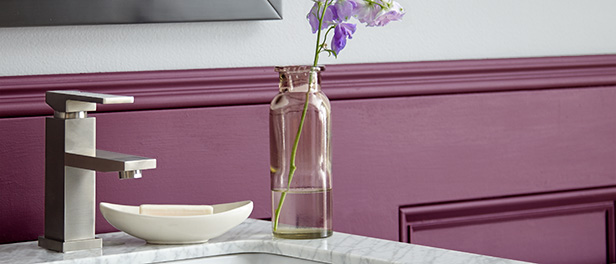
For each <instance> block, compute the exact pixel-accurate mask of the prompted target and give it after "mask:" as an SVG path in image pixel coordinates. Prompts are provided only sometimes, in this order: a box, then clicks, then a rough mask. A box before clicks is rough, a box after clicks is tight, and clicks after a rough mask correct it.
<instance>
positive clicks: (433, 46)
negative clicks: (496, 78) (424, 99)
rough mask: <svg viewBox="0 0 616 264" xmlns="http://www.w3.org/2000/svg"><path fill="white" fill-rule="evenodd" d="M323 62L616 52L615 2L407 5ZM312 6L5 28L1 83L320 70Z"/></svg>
mask: <svg viewBox="0 0 616 264" xmlns="http://www.w3.org/2000/svg"><path fill="white" fill-rule="evenodd" d="M399 2H400V3H401V4H402V5H403V6H404V7H405V8H406V9H407V12H408V13H407V15H406V17H405V18H404V20H403V21H401V22H392V23H391V24H389V25H387V26H386V27H385V28H365V27H363V26H359V27H358V29H357V32H356V34H355V36H354V37H353V39H351V40H349V42H348V43H347V47H346V48H345V49H344V50H343V51H342V52H341V54H340V57H339V59H337V60H336V59H334V58H327V57H324V58H323V59H322V60H321V61H320V64H338V63H362V62H395V61H426V60H458V59H483V58H512V57H538V56H566V55H589V54H616V1H614V0H592V1H581V0H542V1H536V0H498V1H495V0H467V1H459V0H399ZM311 5H312V1H309V0H286V1H285V2H284V8H283V16H284V19H283V20H277V21H240V22H209V23H176V24H136V25H101V26H59V27H31V28H1V29H0V76H12V75H36V74H56V73H86V72H117V71H145V70H171V69H197V68H228V67H249V66H273V65H290V64H310V63H311V62H312V56H313V54H312V52H313V50H314V41H315V39H314V38H315V37H314V35H312V34H311V32H310V26H309V25H308V23H307V22H306V19H305V16H306V13H307V12H308V10H309V9H310V7H311Z"/></svg>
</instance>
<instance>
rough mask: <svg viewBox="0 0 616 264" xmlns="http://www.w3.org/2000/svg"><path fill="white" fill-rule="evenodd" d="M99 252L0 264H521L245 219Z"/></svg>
mask: <svg viewBox="0 0 616 264" xmlns="http://www.w3.org/2000/svg"><path fill="white" fill-rule="evenodd" d="M99 237H101V238H103V249H102V250H101V249H98V250H90V251H77V252H70V253H64V254H62V253H57V252H53V251H49V250H45V249H43V248H39V247H38V246H37V244H36V242H23V243H14V244H4V245H0V263H63V264H64V263H66V264H69V263H71V264H72V263H74V264H86V263H101V264H106V263H156V262H164V261H172V260H179V259H189V258H199V257H207V256H217V255H225V254H234V253H248V252H250V253H271V254H279V255H286V256H291V257H297V258H303V259H310V260H315V261H322V262H327V263H351V264H354V263H357V264H360V263H361V264H363V263H366V264H381V263H426V264H439V263H443V264H445V263H446V264H455V263H465V264H472V263H499V264H500V263H502V264H509V263H512V264H513V263H524V262H520V261H514V260H508V259H501V258H495V257H489V256H483V255H477V254H470V253H464V252H458V251H452V250H445V249H439V248H433V247H426V246H420V245H412V244H406V243H400V242H394V241H388V240H382V239H376V238H369V237H362V236H357V235H350V234H345V233H339V232H335V233H334V235H333V236H331V237H329V238H326V239H311V240H287V239H277V238H273V237H272V235H271V224H270V222H267V221H260V220H254V219H248V220H246V221H244V222H243V223H242V224H240V225H239V226H237V227H235V228H233V229H231V230H230V231H229V232H227V233H225V234H223V235H222V236H219V237H217V238H214V239H211V240H210V241H209V242H207V243H203V244H194V245H152V244H147V243H145V241H144V240H141V239H138V238H135V237H132V236H129V235H127V234H126V233H123V232H115V233H108V234H100V235H99Z"/></svg>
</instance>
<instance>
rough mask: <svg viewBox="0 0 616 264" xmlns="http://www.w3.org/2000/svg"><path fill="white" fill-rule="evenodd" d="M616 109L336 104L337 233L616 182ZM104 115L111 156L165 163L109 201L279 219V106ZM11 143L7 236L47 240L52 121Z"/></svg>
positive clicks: (545, 99) (518, 97) (601, 95)
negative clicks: (418, 211)
mask: <svg viewBox="0 0 616 264" xmlns="http://www.w3.org/2000/svg"><path fill="white" fill-rule="evenodd" d="M613 102H616V89H615V88H614V87H603V88H581V89H566V90H542V91H518V92H502V93H480V94H459V95H440V96H418V97H399V98H383V99H362V100H339V101H333V102H332V112H333V114H332V126H333V139H332V144H333V146H332V147H333V150H334V152H333V164H334V166H333V181H334V190H335V191H334V228H335V230H337V231H343V232H350V233H355V234H361V235H367V236H372V237H380V238H386V239H391V240H397V239H398V228H397V226H398V207H399V206H400V205H411V204H423V203H433V202H443V201H456V200H465V199H475V198H483V197H498V196H503V195H515V194H532V193H540V192H547V191H556V190H570V189H579V188H591V187H600V186H609V185H616V175H614V172H615V171H616V163H614V162H613V158H614V157H616V144H614V143H616V138H615V137H616V119H615V118H612V116H613V115H614V113H616V104H614V103H613ZM94 116H96V117H97V119H98V120H97V121H98V125H97V137H98V148H100V149H104V150H110V151H117V152H122V153H128V154H135V155H140V156H145V157H154V158H157V159H158V168H157V169H155V170H152V171H145V175H144V178H143V179H137V180H126V181H119V180H118V179H117V176H116V174H115V173H107V174H100V173H99V177H98V182H97V183H98V186H97V192H98V201H108V202H117V203H126V204H140V203H164V202H167V203H192V204H195V203H197V204H198V203H214V202H225V201H233V200H241V199H253V200H255V213H254V214H253V216H252V217H257V218H260V217H268V216H269V213H268V212H269V210H270V202H269V187H268V186H269V174H268V164H269V160H268V159H269V147H268V146H269V145H268V130H267V129H268V119H267V118H268V107H267V105H251V106H230V107H204V108H190V109H172V110H156V111H154V110H150V111H129V112H117V113H99V114H94ZM0 138H2V139H3V140H2V141H1V142H2V143H1V144H2V148H0V156H1V157H3V159H2V162H1V163H0V171H2V177H0V179H2V180H1V181H2V184H1V185H0V201H1V202H0V211H2V212H3V214H1V215H0V224H2V228H1V229H2V230H15V231H13V232H7V233H1V234H0V238H1V239H2V241H3V242H9V241H17V240H31V239H35V238H36V236H37V235H39V234H41V233H42V217H43V214H42V210H43V208H42V205H43V189H42V187H43V170H42V168H43V156H44V155H43V146H44V142H43V118H42V117H29V118H5V119H0ZM4 212H6V213H4ZM358 215H361V217H358ZM97 220H98V229H97V231H98V232H107V231H111V230H112V229H111V227H109V226H108V225H107V224H106V222H105V221H104V220H103V219H102V218H100V216H99V217H98V219H97Z"/></svg>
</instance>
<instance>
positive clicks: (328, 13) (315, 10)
mask: <svg viewBox="0 0 616 264" xmlns="http://www.w3.org/2000/svg"><path fill="white" fill-rule="evenodd" d="M319 6H323V3H320V2H315V3H314V5H313V6H312V9H310V12H308V15H307V16H306V18H307V19H308V22H309V23H310V26H311V27H312V33H316V32H317V30H319V17H320V16H321V15H323V13H322V12H323V10H321V9H320V8H319ZM336 17H337V15H336V9H335V8H334V6H328V7H327V10H325V15H323V23H322V24H321V29H326V28H328V27H329V26H332V25H334V20H335V19H336Z"/></svg>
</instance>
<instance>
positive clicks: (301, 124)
mask: <svg viewBox="0 0 616 264" xmlns="http://www.w3.org/2000/svg"><path fill="white" fill-rule="evenodd" d="M332 2H333V1H331V2H327V3H325V5H324V6H323V11H322V14H321V16H320V17H319V29H318V30H317V44H316V48H315V54H314V62H313V64H312V67H317V64H318V63H319V53H321V49H322V48H323V47H322V45H320V43H321V26H322V25H323V17H324V16H325V11H326V10H327V7H328V6H329V5H330V4H331V3H332ZM318 11H319V10H317V12H318ZM328 32H329V30H328ZM324 42H325V40H324ZM312 81H313V80H312V73H310V76H309V79H308V91H306V100H305V101H304V109H303V110H302V117H301V119H300V121H299V127H298V128H297V134H296V135H295V141H294V142H293V148H292V149H291V163H290V168H289V178H288V181H287V189H286V190H285V191H282V194H281V195H280V201H278V207H276V211H275V214H274V219H272V220H273V222H274V227H273V229H274V232H275V231H276V230H278V222H279V220H280V211H281V210H282V205H283V204H284V200H285V199H286V197H287V193H288V192H289V190H290V189H291V181H292V180H293V175H295V170H296V169H297V167H296V166H295V156H296V155H297V146H298V145H299V139H300V137H301V135H302V130H303V128H304V121H305V120H306V113H307V112H308V102H309V98H310V97H309V95H310V90H311V89H312Z"/></svg>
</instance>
